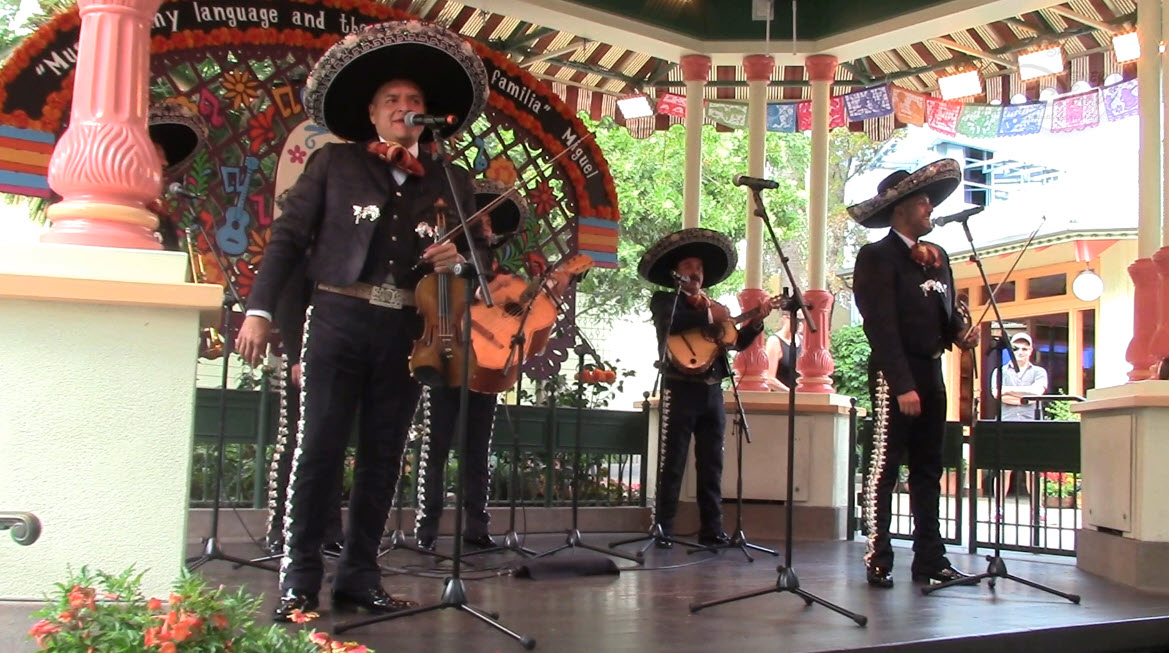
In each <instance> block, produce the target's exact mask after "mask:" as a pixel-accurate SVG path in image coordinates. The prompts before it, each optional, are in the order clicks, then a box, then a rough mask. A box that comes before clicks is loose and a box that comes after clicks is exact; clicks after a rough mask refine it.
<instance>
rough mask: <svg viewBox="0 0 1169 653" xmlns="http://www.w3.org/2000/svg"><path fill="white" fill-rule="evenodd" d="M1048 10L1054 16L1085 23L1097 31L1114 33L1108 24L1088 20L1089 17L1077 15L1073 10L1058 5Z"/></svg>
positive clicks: (1092, 19) (1091, 19)
mask: <svg viewBox="0 0 1169 653" xmlns="http://www.w3.org/2000/svg"><path fill="white" fill-rule="evenodd" d="M1047 10H1048V11H1050V12H1051V13H1053V14H1059V15H1060V16H1063V17H1064V18H1070V19H1072V20H1074V21H1076V22H1077V23H1083V24H1085V25H1087V26H1088V27H1095V28H1096V29H1098V30H1100V31H1102V32H1111V31H1112V26H1111V25H1109V24H1108V23H1105V22H1103V21H1099V20H1096V19H1095V18H1088V17H1087V16H1084V15H1082V14H1077V13H1076V12H1074V11H1072V10H1071V9H1066V8H1064V7H1061V6H1059V5H1056V6H1054V7H1048V8H1047Z"/></svg>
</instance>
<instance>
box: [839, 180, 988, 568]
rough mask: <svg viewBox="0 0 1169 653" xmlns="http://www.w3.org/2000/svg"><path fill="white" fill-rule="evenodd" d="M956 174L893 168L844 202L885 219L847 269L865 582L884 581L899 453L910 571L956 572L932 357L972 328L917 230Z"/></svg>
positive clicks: (971, 341)
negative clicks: (858, 322)
mask: <svg viewBox="0 0 1169 653" xmlns="http://www.w3.org/2000/svg"><path fill="white" fill-rule="evenodd" d="M961 179H962V172H961V169H960V168H959V166H958V162H957V161H954V160H953V159H943V160H941V161H936V162H934V163H931V164H929V165H927V166H925V167H924V168H921V169H920V170H917V171H915V172H913V173H909V172H907V171H902V170H899V171H896V172H894V173H892V174H890V175H889V176H888V177H886V178H885V179H884V180H882V181H881V183H880V184H879V185H878V186H877V191H878V192H877V196H876V197H874V198H872V199H870V200H867V201H865V202H861V203H860V204H856V205H854V206H850V207H849V209H848V212H849V214H850V215H852V217H853V218H854V219H855V220H856V221H857V222H859V223H860V224H861V225H862V226H865V227H868V228H870V229H877V228H881V227H891V229H890V230H889V234H888V235H887V236H886V237H885V238H883V239H881V240H879V241H877V242H874V243H869V244H868V245H865V246H864V247H862V248H861V249H860V251H859V252H858V253H857V257H856V267H855V268H854V271H853V295H854V297H855V299H856V304H857V307H858V308H859V309H860V312H861V315H862V316H863V317H864V329H865V335H866V336H867V337H868V341H869V345H870V347H871V348H872V354H871V356H870V358H869V385H870V388H871V391H872V393H873V412H874V419H875V420H876V424H875V428H874V438H873V439H874V443H873V454H872V456H873V457H872V459H871V461H870V465H869V474H868V477H867V478H866V483H865V488H864V504H863V507H864V508H865V525H866V529H867V530H868V534H869V541H868V552H867V553H866V555H865V567H866V580H867V581H868V583H869V584H870V585H872V586H874V587H883V588H888V587H892V586H893V547H892V546H891V544H890V540H889V523H890V520H891V517H892V497H893V487H894V485H895V484H896V482H897V470H898V468H899V467H900V465H901V460H902V457H903V455H907V456H908V461H909V487H910V506H911V507H912V511H913V521H914V536H913V551H914V557H913V565H912V567H911V571H912V578H913V580H915V581H929V580H936V581H947V580H953V579H957V578H963V577H965V574H963V573H962V572H960V571H958V570H956V569H954V567H953V566H951V565H950V561H949V560H947V559H946V549H945V546H944V545H943V544H942V536H941V532H940V529H939V525H938V501H939V498H940V496H941V476H942V435H943V432H944V430H945V425H946V388H945V385H944V384H943V382H942V361H941V357H942V353H943V352H944V351H946V350H947V349H950V347H951V346H952V345H955V344H957V345H959V346H960V347H962V348H973V347H975V346H977V343H978V331H977V329H973V330H971V329H968V328H967V325H965V324H964V321H963V319H962V317H961V314H960V313H959V311H958V310H957V308H956V299H955V294H954V276H953V273H952V271H951V270H950V259H949V257H948V256H947V255H946V252H945V250H943V249H942V248H940V247H938V246H936V245H934V244H932V243H926V242H922V241H919V240H918V238H920V237H922V236H924V235H926V234H928V233H929V232H930V231H931V230H932V229H933V225H932V224H931V223H930V214H931V212H932V211H933V207H934V206H936V205H937V204H939V203H941V202H942V200H944V199H945V198H946V197H948V196H949V195H950V193H952V192H953V191H954V189H955V188H957V186H958V184H959V182H960V181H961Z"/></svg>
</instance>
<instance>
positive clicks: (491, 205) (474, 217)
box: [434, 132, 595, 245]
mask: <svg viewBox="0 0 1169 653" xmlns="http://www.w3.org/2000/svg"><path fill="white" fill-rule="evenodd" d="M594 136H595V134H593V133H591V132H590V133H589V134H587V135H586V136H585V137H584V138H582V139H580V140H578V141H577V142H576V143H574V144H573V145H572V146H571V147H566V148H564V149H563V150H561V151H560V154H557V155H556V156H554V157H552V158H551V159H549V160H548V163H546V164H544V165H543V166H541V172H543V171H546V170H547V169H548V168H550V167H551V166H552V165H553V164H555V163H556V162H557V161H559V160H560V159H561V158H562V157H563V156H564V155H565V154H568V153H569V152H571V151H573V150H574V149H576V148H577V147H579V146H581V145H583V144H584V143H586V142H587V141H588V140H589V139H591V138H593V137H594ZM519 192H520V189H519V187H518V186H511V187H510V188H508V189H507V190H506V191H504V192H503V193H501V194H500V195H499V197H496V198H495V199H493V200H491V201H490V202H488V203H487V205H486V206H484V207H483V208H481V209H479V210H478V211H475V212H474V213H472V214H471V215H470V216H469V217H468V218H467V226H468V227H473V226H475V223H476V222H478V221H479V220H481V219H483V216H485V215H488V214H490V213H491V211H492V210H494V209H495V207H497V206H499V205H500V204H502V203H503V201H504V200H506V199H508V198H510V197H511V196H512V195H517V194H519ZM460 233H462V232H461V230H456V229H452V230H451V231H449V232H447V233H446V235H444V236H443V237H442V238H438V239H436V240H435V241H434V244H435V245H441V244H443V243H445V242H447V241H449V240H451V239H453V238H455V237H456V236H458V235H459V234H460Z"/></svg>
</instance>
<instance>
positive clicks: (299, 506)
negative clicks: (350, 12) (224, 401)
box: [239, 21, 487, 621]
mask: <svg viewBox="0 0 1169 653" xmlns="http://www.w3.org/2000/svg"><path fill="white" fill-rule="evenodd" d="M486 98H487V76H486V71H485V69H484V66H483V62H482V61H481V60H480V59H479V58H478V57H477V56H476V55H475V53H474V51H473V50H472V49H471V47H470V45H469V44H468V43H467V42H466V41H464V40H463V39H462V38H460V37H459V36H457V35H456V34H454V33H452V32H450V31H448V30H445V29H443V28H441V27H438V26H436V25H432V24H425V23H420V22H417V21H409V22H394V23H384V24H380V25H374V26H370V27H367V28H365V29H363V30H362V31H361V32H359V33H357V34H356V35H353V36H350V37H346V38H345V39H344V40H342V41H341V42H339V43H337V44H336V45H335V46H333V47H332V48H330V49H329V51H328V52H326V53H325V55H324V56H323V57H322V58H321V60H320V61H319V62H317V65H316V66H315V67H314V69H313V72H312V74H311V75H310V76H309V79H308V80H307V82H306V86H305V102H304V104H305V106H306V108H307V110H308V113H309V116H310V117H311V118H312V119H313V120H314V122H316V123H317V124H320V125H322V126H324V127H326V128H327V129H329V131H331V132H333V133H334V134H336V135H337V136H340V137H341V138H344V139H347V140H349V141H352V142H349V143H343V144H330V145H326V146H325V147H324V148H323V149H322V150H321V152H320V154H319V155H318V156H317V157H316V158H315V159H314V160H313V161H312V162H311V163H310V164H309V165H308V166H307V167H306V169H305V172H304V174H302V175H301V177H300V179H299V180H297V182H296V184H295V185H294V186H293V187H292V190H291V191H290V192H289V193H288V195H287V197H286V199H285V205H284V212H283V214H282V216H281V218H280V219H279V220H277V221H276V222H275V223H274V224H273V230H272V237H271V240H270V242H269V244H268V248H267V251H266V252H265V255H264V262H263V266H262V267H261V269H260V272H259V274H258V275H257V278H256V282H255V285H254V287H253V289H252V294H251V298H250V303H249V309H248V316H247V318H246V319H245V321H244V324H243V326H242V327H241V329H240V334H239V351H240V354H241V355H243V356H244V357H245V359H248V360H253V361H254V360H258V359H259V358H260V356H261V355H262V354H263V352H264V348H265V344H266V343H267V338H268V329H269V327H270V316H271V312H272V310H273V308H274V306H275V304H276V298H277V294H278V293H279V290H280V288H281V287H282V286H283V284H284V282H285V280H286V278H287V277H288V275H289V274H290V273H291V271H292V270H293V268H294V267H295V266H296V264H297V262H298V261H299V260H301V259H302V258H304V259H306V260H307V276H308V278H309V280H310V281H311V282H312V283H313V284H314V286H315V289H314V291H313V295H312V299H311V302H310V308H309V310H308V312H307V317H306V321H305V327H304V329H305V333H304V351H303V356H302V359H301V385H302V395H301V396H302V398H303V405H302V411H303V420H304V429H303V433H302V437H301V440H300V443H299V446H298V449H297V452H296V455H295V459H294V462H293V467H292V475H291V481H290V488H289V494H288V505H287V513H288V518H287V520H286V524H287V529H286V530H287V532H286V534H285V542H286V544H285V550H284V557H283V559H282V560H281V566H280V587H281V590H282V596H281V598H280V604H279V606H278V607H277V608H276V611H275V614H274V617H275V618H276V619H277V620H281V621H287V620H289V619H290V618H291V617H292V615H293V612H294V611H297V610H300V611H307V610H313V609H315V608H316V607H317V606H318V598H317V595H318V592H319V591H320V587H321V583H322V576H323V572H324V570H323V567H322V561H321V555H320V547H321V544H322V539H323V537H324V529H325V524H326V522H327V512H328V506H329V504H330V502H331V499H332V496H331V494H332V493H333V492H335V491H336V488H337V487H338V480H337V475H338V474H340V473H341V460H342V458H343V457H344V453H345V446H346V444H347V442H348V436H349V434H350V433H351V429H352V424H353V419H354V416H355V415H357V414H358V412H359V411H360V423H359V424H358V443H357V456H356V464H355V470H354V482H353V489H352V492H351V494H350V498H349V522H348V525H347V528H346V532H345V544H344V549H343V552H342V555H341V558H340V559H339V561H338V564H337V569H336V573H335V576H334V580H333V587H332V590H333V591H332V603H333V607H334V609H337V610H352V609H359V610H366V611H371V612H391V611H395V610H399V609H402V608H404V607H407V606H409V605H411V602H409V601H403V600H400V599H396V598H393V597H391V596H390V595H389V594H388V593H387V592H386V591H385V590H384V589H383V588H382V587H381V583H380V579H381V569H380V568H379V566H378V564H377V550H378V545H379V542H380V541H381V538H382V534H383V532H384V529H385V523H386V518H387V515H388V513H389V509H390V503H391V499H392V496H393V488H394V484H395V482H396V480H397V476H398V472H399V469H398V468H399V462H400V460H401V454H402V449H403V447H404V446H405V442H406V438H407V433H408V430H409V427H410V424H411V420H412V418H413V415H414V409H415V406H416V404H417V402H418V397H419V394H420V388H419V385H418V383H417V382H415V380H414V379H413V378H412V377H411V376H410V372H409V367H408V357H409V355H410V351H411V347H412V344H413V340H414V338H416V337H417V336H418V335H419V334H420V331H421V318H420V316H419V315H418V314H417V311H416V309H415V308H414V306H415V301H414V296H413V291H414V287H415V285H416V284H417V283H418V280H419V279H420V278H421V277H422V275H423V274H425V273H427V272H429V271H430V270H431V269H437V270H440V271H441V270H444V269H447V268H449V267H450V266H452V265H454V264H455V263H457V262H459V261H462V260H463V256H462V255H461V254H460V252H459V251H458V250H457V249H456V247H455V245H453V244H449V243H448V244H443V245H438V246H436V245H433V243H432V241H431V239H430V237H429V236H427V235H426V234H427V232H430V231H432V230H433V227H434V205H435V202H436V200H438V199H440V198H441V199H443V200H444V201H445V203H446V204H447V206H448V207H450V210H451V212H453V210H454V207H455V206H456V202H455V200H456V197H457V199H458V202H459V204H461V205H462V207H464V209H465V210H468V211H470V210H473V207H474V197H473V193H472V190H471V182H470V176H469V175H468V174H467V172H466V171H465V170H462V169H461V168H455V169H454V172H455V173H456V174H455V175H454V178H455V183H454V189H453V192H452V188H451V187H450V186H451V185H450V184H448V180H447V176H446V175H445V174H444V171H443V169H442V167H441V166H440V165H439V163H438V162H436V161H435V160H434V158H432V157H431V156H430V155H429V154H428V152H427V151H426V148H419V143H420V141H424V140H427V139H429V138H430V137H431V132H430V131H428V130H427V131H424V130H423V128H421V127H414V126H410V125H407V124H406V122H405V120H404V117H405V115H406V114H407V113H408V112H415V113H420V114H421V113H426V112H427V111H428V110H429V111H430V112H432V113H434V114H442V115H446V114H451V115H454V116H456V120H455V121H454V122H455V124H454V125H451V128H450V130H449V132H444V134H443V135H444V136H447V135H450V134H451V133H457V132H458V131H459V130H461V129H463V128H465V127H467V126H469V125H470V124H471V123H472V122H473V121H474V120H475V118H476V117H477V116H478V115H479V114H480V113H481V112H482V110H483V107H484V106H485V104H486ZM472 240H473V243H472V246H475V247H485V245H486V243H485V240H484V239H483V238H482V231H481V230H479V231H478V232H477V237H475V238H473V239H472ZM310 247H311V250H310ZM306 252H307V253H306ZM420 262H421V265H419V263H420Z"/></svg>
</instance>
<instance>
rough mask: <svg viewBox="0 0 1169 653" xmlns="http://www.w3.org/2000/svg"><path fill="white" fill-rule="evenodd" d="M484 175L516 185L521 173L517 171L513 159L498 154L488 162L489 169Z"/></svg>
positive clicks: (509, 184)
mask: <svg viewBox="0 0 1169 653" xmlns="http://www.w3.org/2000/svg"><path fill="white" fill-rule="evenodd" d="M483 176H484V177H487V178H488V179H494V180H496V181H500V182H503V183H504V184H507V185H508V186H514V185H515V182H516V179H518V178H519V173H518V172H516V169H515V164H514V163H512V162H511V159H509V158H507V157H504V156H497V157H495V158H494V159H492V160H491V163H489V164H487V171H486V172H484V173H483Z"/></svg>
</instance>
